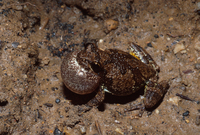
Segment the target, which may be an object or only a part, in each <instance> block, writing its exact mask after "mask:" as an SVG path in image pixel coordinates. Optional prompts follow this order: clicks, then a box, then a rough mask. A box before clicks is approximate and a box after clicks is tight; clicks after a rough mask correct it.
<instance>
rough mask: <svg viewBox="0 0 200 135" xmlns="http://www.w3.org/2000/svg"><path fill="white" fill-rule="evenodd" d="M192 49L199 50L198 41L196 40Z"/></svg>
mask: <svg viewBox="0 0 200 135" xmlns="http://www.w3.org/2000/svg"><path fill="white" fill-rule="evenodd" d="M194 49H195V50H197V51H200V43H199V42H197V43H196V44H195V46H194Z"/></svg>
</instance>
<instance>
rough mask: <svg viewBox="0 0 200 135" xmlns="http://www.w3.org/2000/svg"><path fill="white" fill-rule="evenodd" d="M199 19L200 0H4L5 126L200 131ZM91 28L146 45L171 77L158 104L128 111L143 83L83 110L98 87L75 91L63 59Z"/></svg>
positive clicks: (74, 133)
mask: <svg viewBox="0 0 200 135" xmlns="http://www.w3.org/2000/svg"><path fill="white" fill-rule="evenodd" d="M199 20H200V3H199V2H197V1H195V0H188V1H181V0H170V1H157V0H151V1H146V0H93V1H92V0H51V1H47V0H34V1H33V0H17V1H13V0H0V74H1V76H0V134H2V135H29V134H30V135H32V134H33V135H64V134H65V135H82V134H86V135H134V134H145V135H152V134H162V135H172V134H174V135H179V134H182V135H187V134H199V132H200V128H199V126H200V105H199V104H200V92H199V89H200V77H199V76H200V27H199V26H200V23H199ZM87 31H90V32H89V33H87ZM85 36H87V38H88V39H94V40H96V41H97V45H98V48H100V49H101V50H106V49H117V50H121V51H124V52H129V49H128V46H129V45H130V43H132V42H134V43H136V44H138V45H140V46H141V47H143V48H145V50H146V51H147V52H148V54H150V55H151V57H152V58H153V59H154V61H155V62H156V63H157V64H158V66H159V67H160V73H159V81H161V80H169V84H170V88H169V89H168V91H167V93H166V94H165V96H164V97H163V99H162V100H161V101H160V102H159V103H158V104H157V106H155V107H154V108H152V109H150V110H148V111H145V112H144V114H143V116H142V117H140V118H139V117H137V114H138V112H139V110H134V111H128V112H125V111H124V109H126V108H129V107H130V105H134V104H138V103H140V102H142V100H143V98H144V97H143V95H144V91H142V90H140V91H138V92H136V93H134V94H132V95H128V96H120V97H119V96H114V95H111V94H109V93H106V94H105V100H104V102H103V104H101V105H100V106H99V107H97V108H92V109H91V110H88V111H82V109H84V105H85V104H86V103H87V102H88V101H90V100H91V99H92V98H93V97H94V96H95V94H96V93H95V92H92V93H90V94H86V95H79V94H75V93H73V92H71V91H70V90H69V89H67V87H65V85H64V83H63V80H62V77H61V73H60V72H61V71H60V66H61V63H62V60H63V58H64V57H65V56H66V55H67V54H69V53H71V52H74V51H76V50H83V49H84V40H85Z"/></svg>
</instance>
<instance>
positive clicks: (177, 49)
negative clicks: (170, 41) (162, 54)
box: [174, 43, 186, 54]
mask: <svg viewBox="0 0 200 135" xmlns="http://www.w3.org/2000/svg"><path fill="white" fill-rule="evenodd" d="M178 52H181V53H186V50H185V46H184V45H183V43H178V44H176V46H175V48H174V54H177V53H178Z"/></svg>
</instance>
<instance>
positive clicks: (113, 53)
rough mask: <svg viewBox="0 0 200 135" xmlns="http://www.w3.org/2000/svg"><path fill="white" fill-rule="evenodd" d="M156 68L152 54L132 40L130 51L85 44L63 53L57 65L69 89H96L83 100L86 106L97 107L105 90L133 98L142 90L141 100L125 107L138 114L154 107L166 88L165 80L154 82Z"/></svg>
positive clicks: (86, 90)
mask: <svg viewBox="0 0 200 135" xmlns="http://www.w3.org/2000/svg"><path fill="white" fill-rule="evenodd" d="M159 71H160V69H159V67H158V65H157V64H156V63H155V61H154V60H153V59H152V57H151V56H150V55H149V54H148V53H147V52H146V51H145V50H144V49H143V48H142V47H140V46H138V45H136V44H134V43H131V45H130V53H127V52H124V51H121V50H117V49H107V50H105V51H103V50H101V49H99V48H98V47H97V45H96V44H95V43H87V44H85V49H84V50H81V51H74V52H72V53H70V54H67V55H66V57H65V58H64V59H63V62H62V65H61V76H62V79H63V82H64V84H65V86H66V87H67V88H68V89H69V90H71V91H72V92H74V93H76V94H80V95H88V94H89V96H90V93H94V92H96V94H95V95H93V96H94V97H93V98H92V99H90V100H89V101H88V102H87V103H86V106H87V107H88V108H91V107H93V106H99V105H100V104H101V103H102V102H103V101H104V98H105V92H108V93H110V94H112V95H115V96H126V97H132V100H134V99H135V98H137V97H138V95H139V94H138V93H141V91H144V97H145V98H144V100H143V103H142V104H139V105H135V106H131V107H130V108H129V109H126V111H129V110H134V109H140V110H141V114H142V113H143V112H144V110H146V109H151V108H154V107H155V106H156V104H157V103H158V102H159V101H160V100H161V99H162V98H163V97H164V95H165V93H166V92H167V90H168V88H169V84H168V82H167V81H161V82H160V83H158V79H159V77H158V72H159ZM91 95H92V94H91ZM81 97H82V96H81ZM117 98H118V97H117ZM122 99H123V98H121V97H120V101H122ZM124 99H125V98H124ZM127 99H128V98H127ZM130 99H131V98H130ZM128 102H129V101H128Z"/></svg>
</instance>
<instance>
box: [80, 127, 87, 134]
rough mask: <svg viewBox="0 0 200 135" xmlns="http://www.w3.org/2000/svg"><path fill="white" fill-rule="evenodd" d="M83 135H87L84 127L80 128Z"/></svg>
mask: <svg viewBox="0 0 200 135" xmlns="http://www.w3.org/2000/svg"><path fill="white" fill-rule="evenodd" d="M80 131H81V134H86V129H85V127H84V126H80Z"/></svg>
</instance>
